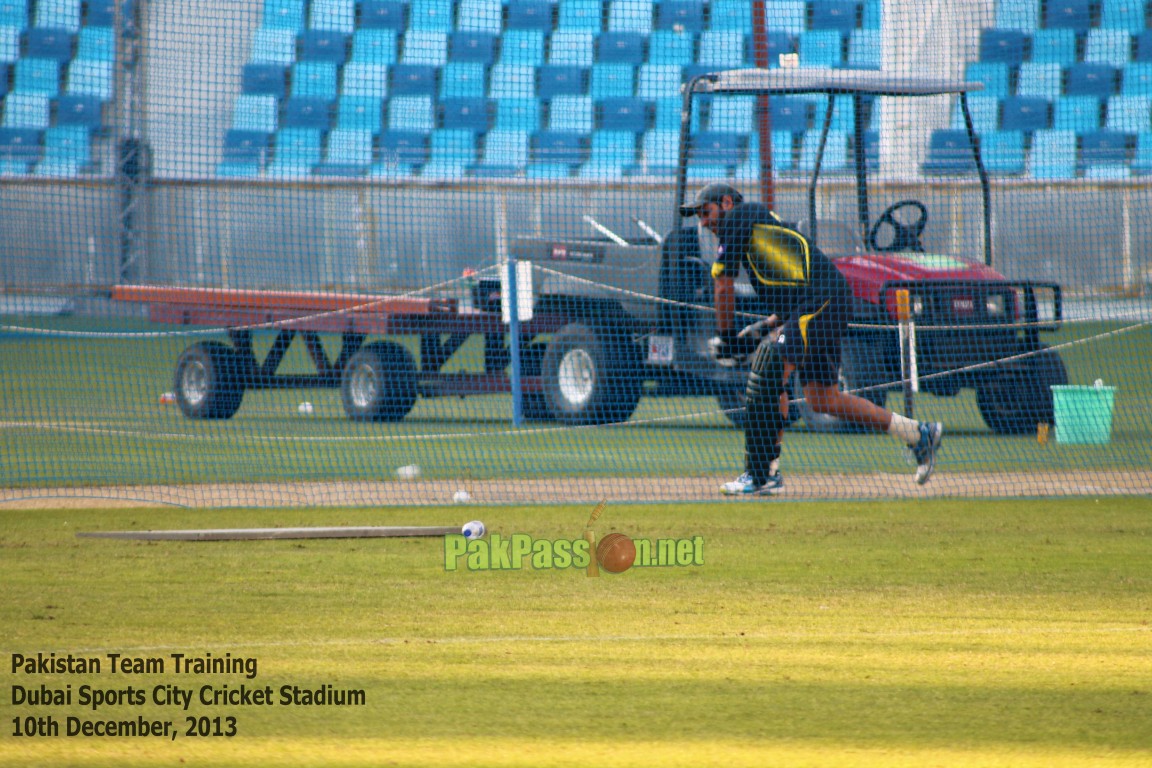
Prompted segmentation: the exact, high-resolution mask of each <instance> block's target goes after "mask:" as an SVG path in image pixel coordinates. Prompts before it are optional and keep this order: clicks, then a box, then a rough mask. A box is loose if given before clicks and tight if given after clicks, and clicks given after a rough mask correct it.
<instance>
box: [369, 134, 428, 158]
mask: <svg viewBox="0 0 1152 768" xmlns="http://www.w3.org/2000/svg"><path fill="white" fill-rule="evenodd" d="M429 133H430V131H404V130H390V131H385V132H384V133H383V134H381V135H380V155H381V157H382V158H385V159H386V160H387V161H388V162H392V163H400V164H403V165H422V164H424V163H425V162H426V161H427V160H428V154H429V146H428V135H429Z"/></svg>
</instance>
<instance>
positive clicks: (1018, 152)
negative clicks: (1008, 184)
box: [980, 131, 1024, 176]
mask: <svg viewBox="0 0 1152 768" xmlns="http://www.w3.org/2000/svg"><path fill="white" fill-rule="evenodd" d="M980 154H981V159H982V160H983V162H984V167H985V169H987V171H988V173H991V174H995V175H997V176H1019V175H1020V174H1022V173H1024V134H1023V133H1020V132H1019V131H994V132H992V133H986V134H984V135H983V136H981V137H980Z"/></svg>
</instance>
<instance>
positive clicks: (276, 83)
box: [240, 64, 288, 99]
mask: <svg viewBox="0 0 1152 768" xmlns="http://www.w3.org/2000/svg"><path fill="white" fill-rule="evenodd" d="M287 84H288V70H287V69H286V68H285V67H284V66H283V65H281V64H245V65H244V67H243V69H241V70H240V91H241V92H242V93H252V94H260V93H264V94H268V95H270V96H275V97H276V98H278V99H282V98H284V96H285V95H286V94H287V92H288V85H287Z"/></svg>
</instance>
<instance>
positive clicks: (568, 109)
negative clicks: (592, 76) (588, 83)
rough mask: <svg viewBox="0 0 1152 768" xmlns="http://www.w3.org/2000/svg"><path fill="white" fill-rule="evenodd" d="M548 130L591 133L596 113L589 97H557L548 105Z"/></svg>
mask: <svg viewBox="0 0 1152 768" xmlns="http://www.w3.org/2000/svg"><path fill="white" fill-rule="evenodd" d="M548 107H549V108H548V130H550V131H561V132H567V133H591V132H592V127H593V125H594V124H595V122H596V113H595V110H594V109H593V107H592V99H591V97H589V96H557V97H556V98H555V99H553V100H552V102H551V103H550V104H549V105H548Z"/></svg>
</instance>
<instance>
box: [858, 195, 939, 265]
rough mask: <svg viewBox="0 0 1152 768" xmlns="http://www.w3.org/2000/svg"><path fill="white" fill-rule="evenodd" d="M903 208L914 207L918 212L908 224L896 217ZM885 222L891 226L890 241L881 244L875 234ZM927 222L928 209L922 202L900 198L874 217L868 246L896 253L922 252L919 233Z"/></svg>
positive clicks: (922, 247) (883, 251) (876, 249)
mask: <svg viewBox="0 0 1152 768" xmlns="http://www.w3.org/2000/svg"><path fill="white" fill-rule="evenodd" d="M904 208H911V209H914V210H915V211H917V212H918V214H919V215H918V216H917V218H916V220H915V221H913V222H911V223H910V224H904V223H902V222H901V221H899V220H898V219H897V218H896V212H897V211H899V210H902V209H904ZM885 224H887V225H888V226H890V227H892V241H891V242H890V243H888V244H887V245H883V246H882V245H880V244H878V243H877V242H876V235H878V234H879V233H880V229H881V227H883V226H884V225H885ZM927 224H928V209H927V208H925V207H924V203H922V202H920V201H919V200H901V201H900V202H898V203H893V204H892V205H890V206H888V208H887V210H885V211H884V213H882V214H880V218H878V219H876V223H875V224H873V225H872V229H871V230H869V232H868V247H869V248H871V249H872V250H874V251H880V252H881V253H897V252H899V251H914V252H915V253H923V252H924V246H923V245H921V244H920V234H921V233H922V232H923V231H924V227H925V226H927Z"/></svg>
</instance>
